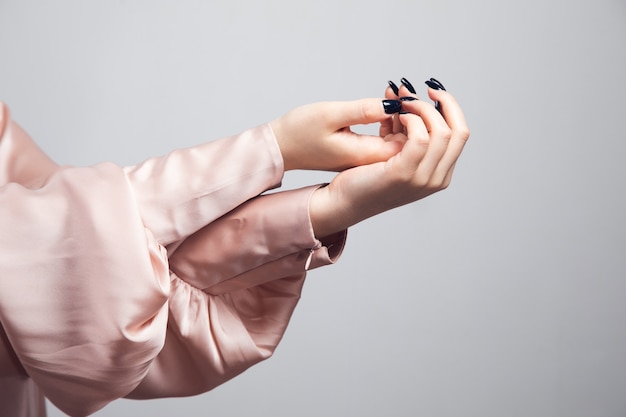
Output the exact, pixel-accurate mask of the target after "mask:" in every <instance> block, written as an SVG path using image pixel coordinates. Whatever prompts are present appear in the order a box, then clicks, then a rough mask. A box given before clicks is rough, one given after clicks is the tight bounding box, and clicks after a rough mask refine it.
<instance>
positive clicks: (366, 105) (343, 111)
mask: <svg viewBox="0 0 626 417" xmlns="http://www.w3.org/2000/svg"><path fill="white" fill-rule="evenodd" d="M383 102H386V103H389V104H388V105H387V106H385V105H383ZM400 108H401V103H400V102H399V101H397V100H382V99H379V98H364V99H360V100H354V101H336V102H332V103H329V107H328V120H329V123H330V125H331V127H332V128H334V129H340V128H342V127H348V126H352V125H357V124H370V123H377V122H381V121H383V120H386V119H388V118H389V117H391V114H392V113H395V112H398V111H400ZM386 111H389V112H390V113H386Z"/></svg>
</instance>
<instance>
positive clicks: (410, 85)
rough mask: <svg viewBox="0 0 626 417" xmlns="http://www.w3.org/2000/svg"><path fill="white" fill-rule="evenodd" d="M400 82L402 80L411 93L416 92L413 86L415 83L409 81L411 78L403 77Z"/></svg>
mask: <svg viewBox="0 0 626 417" xmlns="http://www.w3.org/2000/svg"><path fill="white" fill-rule="evenodd" d="M400 82H402V85H404V86H405V87H406V88H407V90H409V91H410V92H411V93H413V94H415V88H414V87H413V84H411V83H410V82H409V80H407V79H406V78H404V77H403V78H402V79H401V80H400Z"/></svg>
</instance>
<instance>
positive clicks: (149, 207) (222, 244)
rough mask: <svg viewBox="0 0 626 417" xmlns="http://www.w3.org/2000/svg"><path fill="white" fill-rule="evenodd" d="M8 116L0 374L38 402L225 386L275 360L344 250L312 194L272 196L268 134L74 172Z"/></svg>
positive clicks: (1, 181)
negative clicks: (297, 314) (319, 229)
mask: <svg viewBox="0 0 626 417" xmlns="http://www.w3.org/2000/svg"><path fill="white" fill-rule="evenodd" d="M0 110H2V113H0V114H1V118H0V134H1V135H0V323H1V325H2V328H0V336H2V342H3V343H2V346H1V347H2V349H0V368H2V369H0V374H1V375H0V377H5V376H6V377H10V378H13V381H14V382H15V384H13V385H11V386H12V387H13V388H14V390H19V391H20V392H21V393H22V394H23V396H22V397H21V398H22V399H27V400H28V401H30V403H31V406H32V407H40V405H41V398H42V397H41V395H45V396H46V397H48V398H49V399H50V400H51V401H52V402H53V403H54V404H55V405H56V406H57V407H58V408H59V409H61V410H62V411H64V412H65V413H67V414H69V415H88V414H90V413H93V412H94V411H96V410H98V409H99V408H101V407H103V406H105V405H106V404H107V403H108V402H110V401H112V400H114V399H116V398H120V397H123V396H128V397H133V398H153V397H162V396H180V395H193V394H196V393H200V392H204V391H206V390H208V389H211V388H212V387H214V386H216V385H218V384H220V383H222V382H223V381H225V380H227V379H229V378H231V377H233V376H234V375H237V374H238V373H240V372H242V371H243V370H245V369H247V368H248V367H249V366H251V365H253V364H254V363H256V362H258V361H260V360H262V359H265V358H267V357H269V356H270V355H271V354H272V352H273V350H274V349H275V347H276V345H277V343H278V342H279V341H280V338H281V337H282V335H283V333H284V331H285V328H286V326H287V323H288V321H289V318H290V316H291V313H292V311H293V308H294V307H295V305H296V303H297V300H298V299H299V296H300V291H301V287H302V283H303V280H304V276H305V271H306V270H308V269H311V268H314V267H317V266H321V265H326V264H329V263H332V262H334V260H335V259H336V257H338V256H339V253H340V252H341V248H342V247H343V242H344V240H345V233H340V234H337V235H335V236H330V237H328V238H326V239H323V240H322V241H320V240H318V239H316V238H315V237H314V235H313V231H312V229H311V226H310V219H309V218H308V201H309V197H310V194H311V192H312V191H313V188H306V189H302V190H294V191H288V192H282V193H273V194H267V195H261V196H259V194H261V193H263V192H264V191H266V190H268V189H271V188H274V187H276V186H277V185H279V184H280V180H281V178H282V173H283V171H282V170H283V166H282V159H281V157H280V152H279V150H278V147H277V144H276V142H275V139H274V136H273V133H272V131H271V128H270V127H269V125H263V126H259V127H257V128H254V129H250V130H248V131H245V132H243V133H242V134H240V135H237V136H233V137H231V138H226V139H222V140H218V141H215V142H210V143H208V144H206V145H200V146H198V147H194V148H189V149H182V150H178V151H174V152H172V153H171V154H169V155H166V156H165V157H161V158H153V159H150V160H148V161H146V162H144V163H142V164H139V165H136V166H132V167H128V168H121V167H118V166H116V165H114V164H110V163H104V164H98V165H95V166H92V167H85V168H76V167H59V166H58V165H56V164H55V163H54V162H53V161H51V160H50V159H49V158H48V157H47V156H46V155H45V154H44V153H43V152H41V150H39V148H38V147H37V146H36V145H35V144H34V143H33V142H32V141H31V140H30V138H29V137H28V135H26V134H25V132H24V131H23V130H21V129H20V128H19V126H18V125H17V124H15V123H13V122H11V121H9V119H8V113H7V111H6V108H5V107H4V106H3V105H2V104H1V103H0ZM2 373H4V374H2ZM29 377H30V378H31V379H32V380H31V379H28V378H29ZM185 380H186V382H180V383H179V382H177V381H185ZM7 381H8V380H7ZM31 381H32V382H34V384H33V383H32V382H31ZM22 382H23V384H22ZM20 384H21V385H20ZM20 387H21V388H20ZM9 392H10V391H9V390H4V391H3V392H0V400H2V401H3V403H4V401H5V400H6V401H7V403H8V401H13V403H15V401H17V400H18V399H19V398H18V396H17V395H12V394H11V395H9ZM11 392H13V391H11ZM10 397H11V398H10ZM37 399H38V401H39V402H36V401H35V400H37ZM20 401H21V400H20Z"/></svg>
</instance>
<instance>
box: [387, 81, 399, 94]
mask: <svg viewBox="0 0 626 417" xmlns="http://www.w3.org/2000/svg"><path fill="white" fill-rule="evenodd" d="M387 84H389V87H391V89H392V90H393V93H394V94H395V95H396V96H397V95H398V91H399V90H398V86H397V85H396V83H394V82H393V81H387Z"/></svg>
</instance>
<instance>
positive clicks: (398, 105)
mask: <svg viewBox="0 0 626 417" xmlns="http://www.w3.org/2000/svg"><path fill="white" fill-rule="evenodd" d="M383 107H384V108H385V113H387V114H394V113H398V112H399V111H400V110H402V102H401V101H400V100H383Z"/></svg>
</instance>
